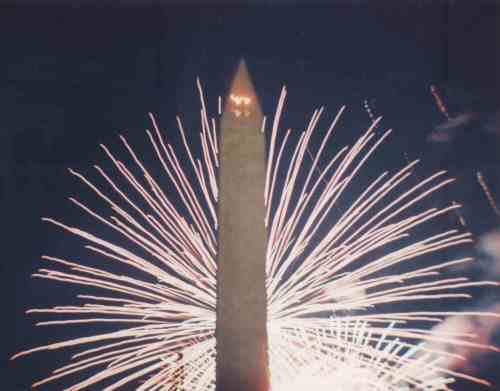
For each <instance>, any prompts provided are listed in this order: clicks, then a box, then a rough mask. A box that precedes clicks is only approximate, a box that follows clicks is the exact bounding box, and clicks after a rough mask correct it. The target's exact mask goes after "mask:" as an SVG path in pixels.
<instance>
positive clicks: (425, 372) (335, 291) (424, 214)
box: [14, 82, 496, 391]
mask: <svg viewBox="0 0 500 391" xmlns="http://www.w3.org/2000/svg"><path fill="white" fill-rule="evenodd" d="M198 89H199V93H200V97H201V106H202V108H201V119H200V122H201V131H200V133H199V137H200V142H199V145H200V148H198V150H199V152H200V153H199V157H197V154H196V153H195V152H194V149H192V145H191V144H190V141H189V140H188V139H189V138H190V136H189V133H188V132H187V131H185V130H184V128H183V124H182V122H181V120H180V119H179V118H177V123H178V130H179V132H180V136H181V140H182V144H183V145H182V148H181V150H176V149H175V148H174V147H173V145H172V144H171V143H170V142H169V141H168V138H167V133H166V132H163V131H162V130H160V127H159V125H158V124H157V122H156V120H155V118H154V117H153V116H152V115H151V114H150V119H151V122H152V131H150V130H147V131H146V134H147V138H148V139H149V142H150V144H151V147H152V149H151V151H152V153H153V154H154V156H155V159H156V166H155V167H152V168H151V167H149V168H148V167H147V164H146V163H145V162H144V161H143V159H141V157H140V155H138V154H137V153H136V152H135V151H134V149H133V147H132V146H131V145H130V144H129V143H128V142H127V140H126V139H125V138H124V137H120V139H121V141H122V143H123V146H124V149H125V150H126V153H127V155H128V156H127V159H128V164H127V165H126V164H125V163H124V162H123V161H122V160H119V158H118V157H117V155H115V154H114V152H112V151H111V150H110V149H108V148H107V147H106V146H104V145H101V147H102V149H103V151H104V153H105V154H106V155H107V157H108V158H109V160H110V162H111V166H112V170H113V173H111V172H110V171H106V170H104V169H103V168H102V167H100V166H95V169H96V171H97V173H98V177H100V179H99V180H100V181H101V182H104V183H105V186H101V185H100V186H97V185H96V184H95V183H94V181H92V180H91V179H89V178H88V177H87V176H84V175H82V174H80V173H78V172H76V171H73V170H70V172H71V174H73V175H74V176H76V177H77V178H78V179H80V180H81V181H82V182H83V183H84V184H85V185H87V186H88V187H89V188H90V189H91V190H92V192H93V193H94V194H95V196H96V197H97V198H98V199H99V201H100V203H101V205H104V206H105V208H107V210H108V211H109V210H111V211H112V213H113V215H112V216H111V217H107V214H108V213H105V212H98V211H96V210H94V209H93V208H91V207H90V206H88V205H87V204H85V203H83V202H82V201H80V200H78V199H76V198H70V200H71V202H73V203H74V204H75V205H76V206H77V207H78V208H80V209H81V210H82V211H83V212H84V213H86V214H87V215H88V216H90V218H91V219H93V221H95V222H99V223H100V224H101V225H102V226H103V227H106V228H107V229H110V230H112V231H114V235H118V236H119V237H120V240H119V243H120V244H117V243H113V242H112V241H109V240H107V239H106V238H104V237H100V236H97V235H96V234H93V233H91V232H88V231H86V230H83V229H81V228H78V227H73V226H69V225H66V224H63V223H62V222H59V221H57V220H54V219H44V220H45V221H47V222H49V223H52V224H54V225H56V226H57V227H59V228H60V229H62V230H64V231H67V232H69V233H70V234H73V235H76V236H78V237H80V238H81V239H82V240H83V241H84V242H85V243H86V245H85V248H86V249H87V250H88V251H89V259H90V258H92V259H95V260H98V263H99V265H102V268H101V267H95V265H94V266H90V265H88V263H89V262H87V261H85V260H84V261H81V262H76V261H73V260H67V259H61V258H57V257H51V256H44V257H43V259H44V260H46V261H48V263H50V264H52V265H53V268H42V269H40V270H39V271H38V272H37V273H36V274H34V276H35V277H38V278H43V279H48V280H52V281H58V282H64V283H69V284H74V285H77V286H79V287H82V288H86V289H87V290H88V291H90V292H91V293H92V294H82V295H78V298H79V299H80V301H81V302H83V304H80V305H71V306H57V307H54V308H49V309H32V310H29V311H28V312H29V313H36V314H44V315H57V316H61V318H58V320H49V321H44V322H40V323H38V324H37V325H65V326H70V325H74V324H100V323H105V324H108V325H111V326H112V327H113V328H114V330H113V331H103V332H101V333H99V334H96V335H90V336H88V335H87V336H82V337H80V338H76V339H70V340H65V341H61V342H55V343H51V344H48V345H46V346H41V347H38V348H34V349H30V350H27V351H24V352H21V353H18V354H17V355H15V356H14V357H19V356H23V355H27V354H31V353H34V352H39V351H46V350H58V349H63V348H74V347H78V348H79V349H80V350H79V351H78V352H77V353H75V354H74V355H73V356H72V361H71V362H70V363H69V364H68V365H65V366H63V367H61V368H58V369H56V370H55V371H54V372H53V373H52V374H51V375H50V376H49V377H47V378H46V379H44V380H41V381H39V382H37V383H35V384H34V386H40V385H42V384H45V383H47V382H51V381H54V380H56V379H60V378H64V377H67V376H70V375H72V376H75V377H77V376H76V375H80V376H79V377H78V378H79V380H78V381H77V382H76V383H74V384H73V385H72V386H69V387H67V388H65V390H67V391H78V390H83V389H95V388H93V387H96V386H98V387H99V388H100V389H103V390H105V391H111V390H115V389H121V388H123V387H130V386H132V387H134V388H135V389H136V390H138V391H155V390H190V391H205V390H207V391H208V390H213V389H215V337H214V333H215V309H216V272H217V264H216V257H217V243H216V234H217V213H216V209H217V208H216V204H217V197H218V187H217V171H218V165H219V163H218V135H217V134H218V131H217V129H216V125H217V119H216V118H211V117H209V114H208V112H207V109H206V105H205V102H204V97H203V91H202V89H201V85H200V83H199V82H198ZM285 97H286V89H285V88H283V90H282V93H281V96H280V99H279V103H278V107H277V110H276V114H275V117H274V121H273V124H272V129H270V137H269V139H270V142H269V153H268V168H267V178H266V189H265V195H264V199H265V200H264V202H265V203H266V206H267V216H266V220H265V224H266V226H267V228H268V246H267V266H266V268H267V270H266V272H267V282H266V285H267V296H268V335H269V341H268V344H269V357H270V373H271V384H272V388H273V390H275V391H276V390H285V389H286V390H289V391H290V390H294V389H299V388H300V389H302V387H300V384H302V385H304V384H314V385H316V386H317V387H316V388H317V389H318V390H321V389H322V388H321V387H323V386H322V385H324V389H327V388H328V389H334V388H332V387H331V386H333V385H336V386H337V387H340V388H338V389H343V390H405V389H413V388H418V389H422V388H425V389H428V390H441V389H448V385H449V384H450V383H451V382H452V381H453V379H454V378H455V377H463V378H468V379H470V380H472V381H476V382H478V383H487V382H486V381H485V380H482V379H477V378H474V377H471V376H468V375H466V374H462V373H455V372H452V371H450V370H447V369H446V368H445V367H441V366H440V364H439V363H440V361H442V360H443V359H446V357H447V356H450V355H453V354H451V353H447V352H444V351H440V350H437V349H433V348H432V342H433V341H445V342H448V343H450V342H452V343H456V344H462V345H467V346H474V347H477V348H488V349H494V348H493V347H491V346H481V345H478V344H475V343H474V342H473V341H470V340H469V339H467V338H466V337H468V336H467V335H457V334H443V333H442V334H435V333H430V332H429V331H427V329H421V328H417V327H415V326H414V325H413V323H415V322H417V321H418V322H421V321H427V322H439V321H440V320H441V319H443V318H444V317H446V316H447V315H460V314H463V315H467V314H470V312H469V313H465V312H464V313H462V312H458V313H456V312H442V311H436V312H422V311H413V312H408V311H406V312H391V311H387V310H384V309H385V308H388V307H390V305H391V304H394V303H404V302H414V301H417V303H418V301H419V300H442V299H445V298H464V297H469V296H468V294H467V293H464V292H463V291H462V290H461V289H462V288H465V287H470V286H476V285H489V284H490V285H493V284H495V283H493V282H471V281H467V279H466V278H443V277H439V274H440V272H441V271H442V270H443V269H445V268H446V267H448V266H450V265H453V264H459V263H463V262H469V261H470V260H471V259H469V258H463V259H454V260H448V261H446V262H443V263H440V264H434V265H430V266H429V265H427V266H425V267H423V266H419V259H420V258H421V257H422V256H423V255H426V254H429V253H432V252H435V251H438V250H442V249H446V248H449V247H452V246H456V245H459V244H463V243H468V242H470V241H471V237H470V234H468V233H461V232H458V231H456V230H449V231H446V232H441V233H439V234H434V235H432V236H428V237H423V238H418V239H417V240H416V241H413V242H408V241H405V239H407V238H408V237H409V235H410V234H411V233H412V231H414V230H415V228H416V227H418V226H420V225H421V224H424V223H428V222H429V221H432V220H433V219H436V218H438V217H439V216H441V215H443V214H445V213H449V212H450V211H452V210H453V209H454V208H456V207H458V205H456V204H454V205H451V206H449V207H445V208H441V209H439V208H430V209H427V210H419V212H418V213H417V214H411V212H412V209H413V208H415V207H416V206H418V205H420V204H421V203H422V200H424V199H425V198H427V197H428V196H429V195H430V194H432V193H434V192H435V191H438V190H439V189H440V188H442V187H443V186H446V185H447V184H448V183H450V182H451V181H452V180H451V179H449V178H446V177H445V173H444V172H438V173H436V174H434V175H432V176H429V177H428V178H426V179H424V180H422V181H420V182H418V183H416V184H415V183H414V182H413V183H414V184H413V185H412V186H406V187H404V185H406V184H407V183H408V178H409V177H411V174H412V170H413V168H414V167H415V165H416V164H417V161H415V162H411V163H409V164H407V165H406V166H405V167H403V168H401V169H400V170H399V171H397V172H395V173H393V174H389V173H388V172H384V173H382V174H381V175H380V176H379V177H378V178H376V179H375V180H374V181H372V182H371V183H368V186H366V187H365V189H364V190H363V191H362V192H361V194H358V195H356V196H354V197H353V198H352V199H351V201H350V205H349V208H348V209H346V210H345V211H343V213H341V215H340V217H338V216H336V217H334V216H333V212H334V211H337V204H338V201H339V199H340V198H341V197H343V196H345V195H346V194H348V193H350V192H351V187H350V185H351V182H352V181H354V180H355V179H356V178H358V172H360V170H361V169H362V168H363V166H364V165H366V164H367V162H368V161H369V159H370V158H371V156H372V155H373V154H374V152H375V150H376V149H377V148H378V147H379V145H380V144H381V143H382V142H383V141H384V140H385V139H386V138H387V137H388V135H389V133H390V131H385V132H380V131H379V130H378V124H379V121H380V119H377V120H375V121H374V122H373V124H372V125H371V126H370V127H369V129H368V130H367V131H366V132H365V133H364V134H362V136H361V137H360V138H359V139H358V140H357V141H355V143H354V145H352V146H350V147H349V146H346V147H344V148H342V149H340V150H339V151H338V153H337V154H335V155H334V156H333V157H330V158H325V157H324V156H323V155H324V152H325V151H327V150H329V151H331V150H332V140H331V139H332V134H333V132H334V129H335V128H336V125H337V123H338V122H339V121H340V118H341V115H342V112H343V111H344V108H341V109H340V110H339V112H338V113H337V115H336V116H335V117H334V120H333V122H332V123H331V125H330V126H329V127H328V128H327V129H326V130H321V131H320V130H318V128H319V126H318V122H319V120H320V118H321V116H322V115H323V109H319V110H317V111H315V112H314V114H313V115H312V118H311V120H310V122H309V125H308V127H307V129H306V130H305V131H303V132H302V133H300V137H299V138H298V141H292V139H293V137H291V132H292V131H291V130H287V131H286V132H284V131H282V130H281V129H280V117H281V113H282V111H283V107H284V102H285ZM220 108H221V104H220V99H219V112H218V114H219V115H220V114H221V109H220ZM262 130H263V131H265V120H264V123H263V126H262ZM315 132H316V133H317V132H321V134H322V136H321V143H320V145H319V147H317V148H315V151H314V153H312V152H311V150H312V145H311V138H312V136H313V134H314V133H315ZM147 153H150V152H147ZM159 170H161V175H158V171H159ZM402 188H403V189H404V190H401V189H402ZM103 210H106V209H103ZM96 231H98V229H96ZM374 254H376V256H375V255H374ZM86 264H87V265H86ZM400 264H404V265H405V266H408V267H407V268H406V270H405V271H404V272H401V271H400V270H399V269H397V268H396V267H395V266H397V265H400ZM106 265H109V267H108V268H106ZM106 269H107V270H106ZM117 270H119V272H117ZM396 270H397V271H396ZM94 292H100V293H94ZM379 309H380V310H379ZM483 315H485V316H496V315H495V314H483ZM426 342H427V343H429V344H428V345H429V347H426V346H427V345H426ZM89 373H91V374H90V375H89ZM354 379H358V380H360V381H361V380H362V381H363V383H359V384H358V383H353V381H354ZM341 385H342V386H341ZM294 387H298V388H294Z"/></svg>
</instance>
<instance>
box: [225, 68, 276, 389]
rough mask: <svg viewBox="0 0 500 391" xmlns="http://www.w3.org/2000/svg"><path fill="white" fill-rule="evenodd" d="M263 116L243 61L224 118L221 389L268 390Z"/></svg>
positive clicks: (227, 99)
mask: <svg viewBox="0 0 500 391" xmlns="http://www.w3.org/2000/svg"><path fill="white" fill-rule="evenodd" d="M262 118H263V116H262V110H261V108H260V105H259V102H258V98H257V94H256V92H255V89H254V87H253V85H252V82H251V79H250V76H249V73H248V70H247V67H246V64H245V62H244V61H243V60H242V61H241V62H240V64H239V67H238V70H237V72H236V76H235V77H234V80H233V83H232V85H231V88H230V92H229V94H228V97H227V98H226V101H225V105H224V112H223V115H222V118H221V133H222V135H221V146H220V171H219V186H220V196H219V206H218V208H219V210H218V212H219V213H218V216H219V238H218V243H219V255H218V271H217V325H216V339H217V357H216V390H217V391H267V390H268V389H269V376H268V357H267V332H266V312H267V311H266V303H267V300H266V289H265V251H266V240H267V238H266V229H265V226H264V217H265V207H264V185H265V168H266V163H265V162H266V156H265V139H264V135H263V134H262V133H261V130H260V129H261V125H262Z"/></svg>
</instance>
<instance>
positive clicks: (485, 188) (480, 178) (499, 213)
mask: <svg viewBox="0 0 500 391" xmlns="http://www.w3.org/2000/svg"><path fill="white" fill-rule="evenodd" d="M476 177H477V181H478V182H479V185H480V186H481V188H482V189H483V191H484V195H485V196H486V198H487V199H488V203H489V204H490V206H491V209H493V212H495V214H496V215H497V217H498V218H499V219H500V209H498V205H497V203H496V201H495V197H493V194H492V193H491V190H490V187H489V186H488V184H487V183H486V181H485V180H484V177H483V174H482V173H481V172H480V171H478V172H477V173H476Z"/></svg>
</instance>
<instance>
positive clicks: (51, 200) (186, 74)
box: [0, 0, 500, 391]
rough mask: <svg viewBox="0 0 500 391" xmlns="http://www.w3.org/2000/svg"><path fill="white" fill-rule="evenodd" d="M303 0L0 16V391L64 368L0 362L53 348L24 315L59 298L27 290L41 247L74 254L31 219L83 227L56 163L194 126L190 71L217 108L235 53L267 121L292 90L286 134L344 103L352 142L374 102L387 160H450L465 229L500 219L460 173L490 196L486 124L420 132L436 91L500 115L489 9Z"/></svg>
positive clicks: (55, 8) (42, 10) (14, 8)
mask: <svg viewBox="0 0 500 391" xmlns="http://www.w3.org/2000/svg"><path fill="white" fill-rule="evenodd" d="M107 3H108V4H110V3H111V2H107ZM207 3H210V2H207ZM295 3H297V2H294V4H295ZM300 3H301V4H302V5H300V6H298V5H291V2H288V3H287V2H284V1H281V2H272V1H268V2H266V3H264V2H262V3H261V5H259V6H251V7H250V6H246V7H236V6H232V7H229V6H224V5H222V4H220V3H219V4H216V3H210V4H211V5H205V6H198V5H195V4H192V5H190V6H184V7H179V6H173V5H169V3H168V2H149V4H150V5H148V6H137V5H134V4H133V3H132V2H129V3H122V4H124V5H118V4H120V2H115V3H114V4H115V5H95V4H97V3H93V4H94V5H92V4H91V2H87V3H86V4H85V3H79V4H78V3H77V2H71V4H73V5H72V6H69V5H58V4H56V3H52V5H50V4H48V3H47V4H43V2H38V5H34V3H30V2H27V1H24V2H22V3H21V2H20V3H17V5H16V4H15V3H13V2H11V3H10V5H7V3H5V2H4V3H3V4H4V5H2V6H0V48H1V60H0V61H1V64H2V69H3V72H2V73H1V75H2V77H3V80H2V84H1V88H0V107H1V115H0V126H1V129H2V136H1V139H0V141H1V144H2V146H1V148H2V153H1V155H2V157H1V159H2V160H1V165H2V166H1V173H2V187H1V189H2V200H3V205H2V206H3V210H4V214H3V215H4V216H5V217H4V219H3V221H4V228H5V232H6V235H5V234H4V236H3V238H4V240H5V244H4V251H3V252H2V253H3V260H2V263H1V267H2V273H1V275H2V278H3V283H2V288H3V295H2V297H3V298H4V300H5V303H4V305H3V307H4V314H5V316H4V321H3V325H4V327H3V330H4V333H3V335H4V337H6V338H5V339H4V341H2V342H3V343H2V346H3V349H2V352H3V354H2V367H3V369H4V374H3V375H2V382H3V384H4V386H3V388H2V389H5V390H9V391H11V390H12V391H17V390H26V389H28V385H29V384H31V383H32V381H34V380H36V379H39V378H40V377H42V376H43V375H44V374H45V373H48V371H49V370H50V369H52V368H54V367H55V366H56V365H57V364H58V363H59V362H63V361H64V360H65V358H67V356H65V355H57V354H56V355H50V354H47V355H41V356H34V357H32V358H28V359H26V360H21V361H17V362H14V363H10V362H7V361H6V360H7V357H8V356H10V355H11V354H12V353H14V352H15V351H17V350H19V349H22V348H25V347H27V346H32V345H36V344H41V343H44V342H45V341H47V340H53V339H54V338H53V337H54V332H55V331H54V330H39V329H34V328H32V327H31V319H27V318H26V317H25V316H24V315H23V311H24V310H25V309H26V308H28V307H31V306H34V307H41V306H44V305H48V304H53V303H55V299H57V298H58V297H59V296H60V295H61V287H55V286H52V285H53V284H52V285H51V284H43V283H40V282H37V281H33V280H30V279H29V274H30V273H31V272H33V271H34V270H35V268H36V267H38V266H39V265H40V260H39V255H41V254H42V253H54V251H52V250H54V249H59V250H61V248H62V249H64V248H65V247H66V246H68V247H71V246H73V244H71V245H69V244H66V242H64V240H63V239H64V238H61V235H58V234H59V233H58V232H55V231H54V230H53V229H47V227H46V226H45V225H42V223H41V222H40V221H39V218H40V217H41V216H45V215H50V216H56V217H60V218H62V219H63V220H71V219H72V218H73V219H74V220H73V221H75V222H78V219H79V217H78V216H79V214H78V212H77V211H75V210H74V208H71V207H69V206H67V205H66V204H67V202H65V198H66V197H67V196H69V195H71V194H74V193H77V192H79V191H81V190H82V187H81V186H79V184H77V183H76V182H75V181H74V180H72V179H71V178H69V176H68V175H66V173H65V170H66V168H67V167H74V168H80V169H82V170H85V169H86V168H87V167H90V165H91V164H94V163H95V162H97V161H99V159H102V154H101V153H100V152H99V151H98V148H97V146H98V144H99V143H101V142H105V143H106V144H110V145H116V144H117V137H116V136H117V134H118V133H120V132H123V133H124V134H126V135H127V136H129V137H130V138H131V139H132V140H142V137H143V132H142V130H143V129H144V128H145V127H147V126H149V124H148V122H147V116H146V113H147V112H148V111H153V112H155V113H156V114H157V115H158V117H159V118H160V120H161V122H162V124H163V125H164V127H165V128H167V129H168V128H172V129H173V124H174V116H175V114H176V113H182V114H183V115H184V116H185V117H186V118H187V120H186V121H187V123H188V124H189V121H190V120H189V117H190V116H193V115H196V113H197V110H198V100H197V96H196V90H195V77H196V76H199V77H200V78H201V80H202V81H203V83H204V85H205V86H206V90H207V94H208V96H209V97H210V98H211V99H212V102H214V99H215V98H216V97H217V96H218V95H219V94H223V93H224V91H225V90H226V88H227V87H228V83H229V81H230V76H231V73H232V72H233V70H234V68H235V66H236V64H237V61H238V59H239V58H240V57H242V56H243V57H245V58H246V60H247V64H248V66H249V69H250V72H251V73H252V75H253V77H254V81H255V85H256V88H257V90H258V93H259V94H260V97H261V100H262V104H263V108H264V111H265V112H266V113H268V114H271V113H272V112H273V110H274V105H275V104H276V101H277V96H278V94H279V89H280V88H281V86H282V85H283V84H286V85H287V86H288V87H289V93H290V99H289V109H288V111H287V114H286V115H285V124H287V125H289V126H293V127H294V128H296V129H300V128H301V127H303V126H304V125H305V121H306V118H307V116H308V115H309V114H310V113H311V111H312V110H313V109H314V108H315V107H317V106H320V105H323V104H324V105H326V106H327V109H329V110H331V111H330V113H333V112H335V111H336V110H337V109H338V107H339V106H341V105H342V104H347V105H348V106H349V110H348V119H347V120H346V128H345V129H344V130H343V132H342V133H343V135H344V136H339V137H346V136H345V135H347V137H348V139H349V137H354V136H355V135H358V134H359V133H358V132H360V131H361V130H362V129H364V127H366V125H367V123H368V118H367V115H366V113H365V112H364V111H363V109H362V102H363V100H364V99H365V98H370V99H375V109H376V111H377V112H378V113H382V114H384V116H385V122H384V124H385V126H386V127H394V129H395V134H394V136H393V141H391V142H392V143H394V144H393V146H392V152H387V153H388V155H387V160H390V161H394V162H396V163H398V164H402V163H404V162H405V160H404V153H406V154H407V155H408V156H409V157H410V158H416V157H424V158H425V157H427V158H428V164H427V165H428V166H429V167H436V166H440V165H443V164H445V165H447V167H448V168H450V169H451V170H452V171H455V172H456V173H457V175H463V178H464V179H462V180H461V185H460V186H461V187H458V190H457V192H458V193H459V194H461V195H463V197H462V198H464V199H465V200H467V203H468V204H467V205H466V206H467V208H468V209H466V212H467V213H468V215H469V216H471V218H472V220H471V226H472V229H473V230H475V231H476V232H477V233H480V232H484V231H486V230H488V229H491V228H492V227H494V226H495V225H496V224H497V221H496V220H495V218H494V216H492V214H491V211H490V210H489V209H488V208H487V206H485V203H484V200H483V199H481V198H480V197H481V192H480V190H479V189H478V188H477V186H476V184H475V183H474V181H473V178H472V176H468V173H470V172H474V170H477V169H478V168H481V169H484V170H486V172H488V173H491V178H492V179H491V182H492V187H493V189H494V190H495V183H496V181H498V179H499V178H500V175H498V170H497V168H496V166H497V163H498V161H497V157H496V155H497V154H498V152H497V151H498V149H497V145H496V144H495V143H496V142H497V141H496V139H495V138H494V137H493V136H492V135H488V136H485V138H481V137H482V136H481V137H476V135H477V134H479V133H481V131H480V130H477V129H479V128H480V126H481V125H480V124H476V128H475V130H472V131H469V134H468V136H467V137H465V139H464V140H465V141H464V140H462V141H461V144H459V145H454V146H453V147H449V146H447V147H436V146H433V145H429V144H427V143H426V142H425V138H426V137H427V135H428V134H429V133H430V132H431V130H432V128H433V127H434V126H435V125H437V124H438V123H440V122H442V121H443V118H442V116H441V115H440V113H439V112H438V111H437V109H436V107H435V105H434V102H433V100H432V98H431V95H430V93H429V86H430V84H433V83H434V84H436V85H438V86H439V87H440V88H441V89H442V90H443V93H444V95H445V98H446V100H447V102H448V103H449V105H450V108H451V110H452V111H453V112H454V113H460V112H463V111H474V112H478V113H480V114H481V115H484V116H485V117H488V116H490V115H492V113H494V112H495V111H496V110H498V106H499V104H498V96H497V93H498V91H499V89H498V87H499V74H498V69H499V65H500V64H499V62H498V60H499V57H498V56H499V54H498V53H499V52H498V47H499V42H498V38H497V37H499V36H500V34H499V30H498V20H499V19H498V18H499V7H500V6H499V3H498V2H495V1H489V2H485V1H483V2H481V1H474V2H472V1H449V2H445V1H438V0H436V1H425V0H421V1H417V0H413V1H377V2H376V1H373V2H363V1H356V2H354V1H353V2H347V1H344V2H339V1H333V2H330V3H327V2H322V3H316V5H308V6H305V5H304V4H305V3H306V2H300ZM284 4H285V5H284ZM328 4H329V5H328ZM352 4H356V5H352ZM193 131H194V129H193ZM172 132H174V130H172ZM173 137H175V136H173ZM138 142H140V141H138ZM450 148H451V149H450ZM444 155H446V156H447V159H446V161H443V159H442V156H444ZM471 178H472V179H471ZM474 186H476V187H474ZM476 188H477V189H476ZM496 188H498V189H499V190H500V186H496ZM469 189H472V190H470V191H469ZM458 198H460V196H458ZM72 243H73V242H72ZM60 253H64V251H60ZM66 254H67V255H71V252H70V251H67V252H66ZM58 288H59V289H58ZM62 290H64V288H62ZM72 293H73V292H70V290H67V291H64V294H63V295H64V296H70V295H71V294H72ZM65 298H66V297H65ZM67 299H68V300H69V298H67ZM497 371H498V368H497ZM45 389H47V390H56V389H60V384H59V383H57V384H56V383H55V384H54V385H49V386H47V387H46V388H45ZM464 389H466V388H464Z"/></svg>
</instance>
